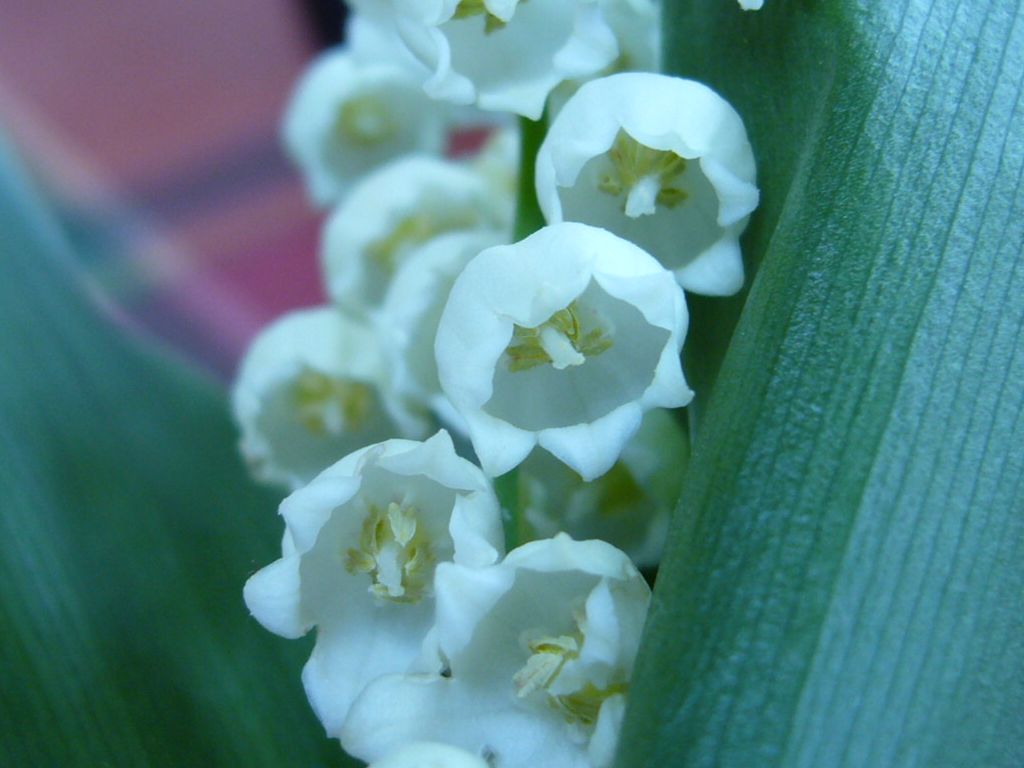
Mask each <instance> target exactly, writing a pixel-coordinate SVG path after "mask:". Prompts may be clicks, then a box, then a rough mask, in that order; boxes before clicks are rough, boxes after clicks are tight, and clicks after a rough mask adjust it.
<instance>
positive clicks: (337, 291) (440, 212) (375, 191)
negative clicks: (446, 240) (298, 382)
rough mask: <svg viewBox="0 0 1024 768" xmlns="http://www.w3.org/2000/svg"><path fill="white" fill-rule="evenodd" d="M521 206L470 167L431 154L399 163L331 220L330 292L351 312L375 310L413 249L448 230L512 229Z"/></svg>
mask: <svg viewBox="0 0 1024 768" xmlns="http://www.w3.org/2000/svg"><path fill="white" fill-rule="evenodd" d="M513 204H514V201H513V200H512V199H511V198H509V197H506V196H504V195H501V194H499V193H497V192H496V191H495V190H494V189H492V188H491V186H490V185H489V184H488V183H487V182H486V180H485V179H484V178H483V177H481V176H480V175H479V174H477V173H475V172H474V171H473V170H471V169H470V168H468V167H465V166H462V165H459V164H457V163H452V162H446V161H444V160H440V159H437V158H432V157H425V156H424V157H420V156H410V157H404V158H401V159H399V160H395V161H394V162H392V163H389V164H388V165H386V166H384V167H383V168H380V169H378V170H377V171H375V172H373V173H372V174H370V175H369V176H367V177H366V178H364V179H363V180H362V181H361V182H360V183H359V184H357V185H356V186H355V187H354V188H353V189H352V191H351V192H350V193H349V195H348V196H347V197H346V198H345V200H344V201H343V202H342V203H341V205H339V206H338V208H337V209H335V211H334V213H333V214H332V215H331V217H330V219H328V221H327V223H326V225H325V228H324V236H323V242H322V246H321V248H322V260H323V266H324V272H325V277H326V281H327V291H328V293H329V294H330V296H331V298H333V299H334V300H335V301H337V302H338V303H339V304H340V305H341V306H343V307H344V308H345V309H347V310H349V311H352V312H367V311H369V310H371V309H373V308H374V307H377V306H379V304H380V302H381V300H382V299H383V298H384V293H385V291H386V290H387V286H388V283H389V282H390V280H391V278H392V276H393V275H394V273H395V271H396V270H397V268H398V267H399V266H400V265H401V263H402V261H403V260H404V259H405V258H406V257H407V256H408V254H409V253H410V252H411V251H412V250H414V249H415V248H417V247H418V246H420V245H422V244H423V243H425V242H427V241H428V240H430V239H432V238H434V237H436V236H437V235H439V234H442V233H444V232H452V231H457V230H474V229H497V230H505V229H507V228H508V227H509V226H511V217H512V208H513Z"/></svg>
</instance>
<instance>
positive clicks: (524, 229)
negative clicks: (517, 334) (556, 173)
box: [494, 110, 547, 550]
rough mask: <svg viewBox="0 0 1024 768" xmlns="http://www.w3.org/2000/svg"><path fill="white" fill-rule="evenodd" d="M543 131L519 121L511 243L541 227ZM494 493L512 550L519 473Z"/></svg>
mask: <svg viewBox="0 0 1024 768" xmlns="http://www.w3.org/2000/svg"><path fill="white" fill-rule="evenodd" d="M546 130H547V110H545V111H544V114H543V115H541V118H540V120H530V119H529V118H526V117H520V118H519V188H518V192H517V195H516V219H515V223H514V225H513V227H512V240H513V242H518V241H519V240H522V239H523V238H524V237H528V236H529V235H532V234H533V233H534V232H536V231H537V230H538V229H540V228H541V227H543V226H544V214H542V213H541V211H540V205H538V203H537V189H536V186H535V184H534V181H533V177H534V169H535V167H536V165H537V150H538V149H540V145H541V143H542V142H543V141H544V134H545V131H546ZM494 490H495V492H496V493H497V494H498V500H499V501H500V502H501V506H502V508H503V509H504V510H505V512H506V516H505V518H504V519H505V546H506V547H507V548H508V549H510V550H511V549H513V548H515V547H517V546H519V545H520V544H524V543H525V542H526V541H527V539H528V538H529V534H528V532H527V526H526V521H525V520H523V519H522V517H523V510H522V507H521V501H522V500H521V499H520V493H519V469H518V468H516V469H513V470H511V471H510V472H506V473H505V474H504V475H502V476H501V477H497V478H495V480H494Z"/></svg>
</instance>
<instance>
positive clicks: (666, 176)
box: [597, 130, 689, 208]
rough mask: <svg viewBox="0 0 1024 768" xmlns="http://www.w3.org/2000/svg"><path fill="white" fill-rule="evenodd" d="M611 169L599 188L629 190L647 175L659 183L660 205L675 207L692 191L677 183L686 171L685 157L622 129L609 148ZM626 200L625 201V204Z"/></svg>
mask: <svg viewBox="0 0 1024 768" xmlns="http://www.w3.org/2000/svg"><path fill="white" fill-rule="evenodd" d="M608 159H609V160H610V161H611V164H612V170H611V172H610V173H608V174H606V175H605V176H603V177H602V178H601V180H600V181H599V182H598V184H597V188H598V189H600V190H601V191H602V192H604V193H606V194H609V195H613V196H615V197H618V196H619V195H626V196H628V195H629V193H630V191H631V190H632V189H633V188H634V187H635V186H637V184H639V183H640V182H642V181H644V180H645V179H651V178H653V179H654V180H655V181H656V183H657V185H658V193H657V196H656V197H655V202H656V204H657V205H663V206H665V207H666V208H675V207H676V206H677V205H679V204H680V203H682V202H684V201H685V200H686V198H687V197H689V195H688V194H687V192H686V191H685V190H683V189H681V188H680V187H679V186H678V181H679V177H680V176H682V175H683V173H685V172H686V160H685V159H684V158H682V157H680V156H679V155H677V154H676V153H675V152H670V151H668V150H661V149H651V148H650V147H645V146H644V145H643V144H641V143H640V142H639V141H637V140H636V139H634V138H633V137H632V136H630V135H629V134H628V133H626V132H625V131H622V130H620V131H619V133H618V135H617V136H616V137H615V143H614V144H612V148H611V149H609V150H608ZM625 206H626V204H625V202H624V203H623V208H625Z"/></svg>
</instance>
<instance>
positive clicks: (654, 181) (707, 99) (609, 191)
mask: <svg viewBox="0 0 1024 768" xmlns="http://www.w3.org/2000/svg"><path fill="white" fill-rule="evenodd" d="M754 176H755V173H754V156H753V153H752V151H751V148H750V143H749V142H748V141H747V135H746V131H745V130H744V128H743V122H742V120H741V119H740V117H739V115H738V114H736V111H735V110H734V109H733V108H732V107H731V106H729V104H728V103H727V102H726V101H725V100H724V99H722V98H721V97H720V96H719V95H718V94H716V93H715V92H714V91H712V90H711V89H710V88H708V87H706V86H704V85H701V84H700V83H697V82H694V81H692V80H683V79H681V78H676V77H669V76H667V75H656V74H646V73H624V74H618V75H612V76H610V77H607V78H602V79H601V80H594V81H592V82H590V83H587V84H586V85H584V86H583V87H582V88H580V89H579V91H577V92H576V94H575V95H574V96H573V97H572V98H570V99H569V101H568V102H567V103H566V105H565V106H564V107H563V108H562V111H561V112H559V113H558V116H557V117H556V118H555V120H554V122H553V123H552V125H551V128H550V129H549V131H548V134H547V136H546V137H545V139H544V143H543V144H542V146H541V148H540V151H539V152H538V154H537V174H536V184H537V198H538V201H539V202H540V206H541V210H542V211H543V212H544V215H545V217H546V218H547V220H548V221H549V222H551V223H554V222H560V221H581V222H584V223H587V224H593V225H595V226H600V227H604V228H605V229H608V230H610V231H612V232H615V233H616V234H617V235H620V236H622V237H624V238H626V239H627V240H630V241H632V242H634V243H636V244H637V245H639V246H640V247H642V248H644V249H645V250H647V251H648V252H649V253H651V254H652V255H653V256H655V257H656V258H657V259H659V260H660V261H661V263H662V264H664V265H665V266H666V267H667V268H668V269H671V270H673V271H674V272H675V273H676V277H677V279H678V280H679V283H680V285H682V286H683V287H684V288H686V289H687V290H690V291H694V292H695V293H704V294H708V295H713V296H720V295H728V294H731V293H735V292H736V291H738V290H739V289H740V288H741V287H742V285H743V260H742V258H741V255H740V246H739V236H740V234H741V233H742V232H743V230H744V228H745V227H746V225H747V220H748V217H749V215H750V213H751V211H753V210H754V208H756V207H757V202H758V192H757V187H756V186H755V183H754V181H755V180H754Z"/></svg>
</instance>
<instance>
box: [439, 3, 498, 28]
mask: <svg viewBox="0 0 1024 768" xmlns="http://www.w3.org/2000/svg"><path fill="white" fill-rule="evenodd" d="M473 16H483V17H484V34H486V35H489V34H491V33H492V32H497V31H498V30H500V29H504V28H505V25H506V24H507V23H508V22H505V21H502V20H501V19H499V18H498V17H497V16H495V15H494V14H493V13H491V12H490V11H488V10H487V6H486V5H484V0H461V2H460V3H459V4H458V5H457V6H456V7H455V13H454V15H453V16H452V18H453V19H469V18H472V17H473Z"/></svg>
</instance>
